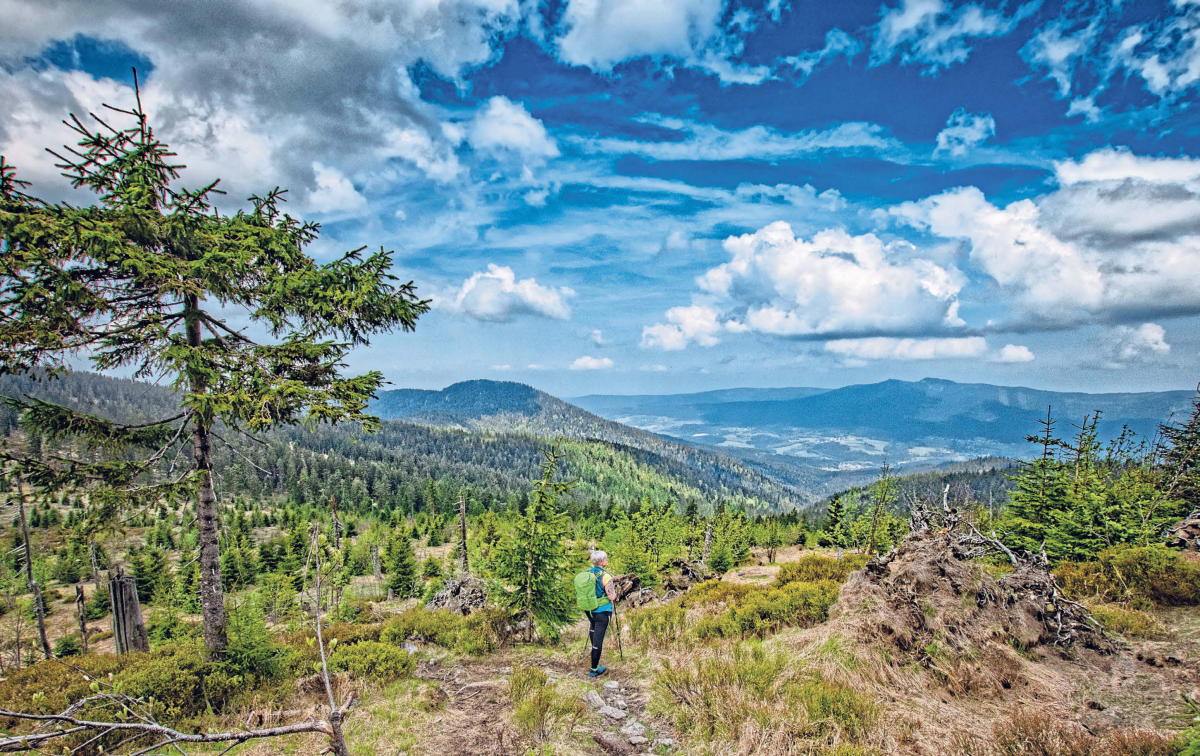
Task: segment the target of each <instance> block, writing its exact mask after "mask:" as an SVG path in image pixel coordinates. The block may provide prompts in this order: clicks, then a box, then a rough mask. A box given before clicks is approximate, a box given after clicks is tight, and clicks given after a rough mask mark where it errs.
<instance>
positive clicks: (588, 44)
mask: <svg viewBox="0 0 1200 756" xmlns="http://www.w3.org/2000/svg"><path fill="white" fill-rule="evenodd" d="M725 10H726V0H655V2H650V3H647V2H643V1H642V0H567V4H566V8H565V9H564V10H563V14H562V19H561V21H560V22H559V36H558V38H557V41H556V45H557V49H558V57H559V59H560V60H562V61H563V62H565V63H570V64H572V65H579V66H587V67H588V68H591V69H592V70H595V71H610V70H612V67H613V66H615V65H617V64H618V63H621V62H624V61H627V60H633V59H635V58H642V57H651V58H672V59H675V60H680V61H683V62H684V63H685V64H687V65H689V66H693V67H696V68H700V69H703V70H707V71H709V72H710V73H713V74H715V75H716V76H718V77H719V78H720V80H721V82H722V83H725V84H758V83H760V82H762V81H764V80H765V79H767V78H768V77H769V76H770V74H771V70H770V68H769V67H768V66H748V65H745V64H742V63H736V62H734V61H733V60H732V59H733V58H734V57H736V56H737V55H739V54H740V53H741V51H742V42H741V36H740V35H741V34H743V33H744V32H746V31H748V30H749V29H750V28H752V27H753V22H752V21H751V20H750V19H749V18H748V17H747V15H746V14H741V15H739V14H734V17H733V19H732V22H731V23H730V24H729V26H728V27H724V26H722V18H723V16H724V15H725Z"/></svg>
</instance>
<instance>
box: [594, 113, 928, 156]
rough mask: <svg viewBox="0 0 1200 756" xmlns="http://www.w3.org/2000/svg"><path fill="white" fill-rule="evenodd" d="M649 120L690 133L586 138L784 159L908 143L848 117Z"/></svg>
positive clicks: (671, 150)
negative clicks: (796, 125) (737, 127)
mask: <svg viewBox="0 0 1200 756" xmlns="http://www.w3.org/2000/svg"><path fill="white" fill-rule="evenodd" d="M641 120H642V121H644V122H647V123H652V124H654V125H655V126H659V127H661V128H665V129H671V130H674V131H679V132H682V133H684V134H686V138H684V139H680V140H674V141H665V140H664V141H657V142H643V141H637V140H633V139H617V138H604V139H586V140H582V142H581V144H582V146H583V147H584V149H586V150H588V151H590V152H598V153H603V154H629V155H639V156H641V157H644V158H648V159H650V160H783V159H787V158H795V157H801V156H804V155H810V154H813V153H819V152H825V151H839V152H840V151H870V152H876V153H890V152H902V151H903V150H904V146H903V145H902V144H901V143H900V142H899V141H898V140H896V139H894V138H892V137H889V136H886V135H885V132H884V129H883V127H882V126H879V125H877V124H873V123H862V122H857V121H855V122H848V123H841V124H838V125H837V126H833V127H831V128H828V129H825V130H822V131H813V130H810V131H795V132H783V131H777V130H775V129H771V128H767V127H765V126H751V127H750V128H748V129H743V130H741V131H726V130H724V129H720V128H718V127H716V126H712V125H709V124H706V123H697V122H695V121H685V120H682V119H678V118H663V117H645V118H643V119H641Z"/></svg>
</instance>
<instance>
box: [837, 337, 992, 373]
mask: <svg viewBox="0 0 1200 756" xmlns="http://www.w3.org/2000/svg"><path fill="white" fill-rule="evenodd" d="M825 350H826V351H829V352H833V353H834V354H837V355H841V356H842V357H845V358H848V359H851V360H943V359H963V358H970V357H980V356H982V355H983V354H985V353H986V352H987V340H986V339H984V338H983V337H982V336H967V337H963V338H949V339H893V338H887V337H883V336H877V337H874V338H867V339H836V340H834V341H828V342H826V343H825ZM855 365H856V366H860V367H861V365H859V364H857V363H855Z"/></svg>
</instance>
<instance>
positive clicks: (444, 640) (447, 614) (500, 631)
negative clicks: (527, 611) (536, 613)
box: [379, 607, 509, 654]
mask: <svg viewBox="0 0 1200 756" xmlns="http://www.w3.org/2000/svg"><path fill="white" fill-rule="evenodd" d="M508 625H509V616H508V613H507V612H505V611H504V610H503V609H501V608H499V607H486V608H484V609H481V610H479V611H475V612H472V613H471V614H470V615H469V616H467V617H463V616H462V615H460V614H455V613H454V612H451V611H448V610H446V609H435V610H433V611H428V610H426V609H422V608H421V607H414V608H413V609H409V610H408V611H406V612H402V613H400V614H398V615H396V616H395V617H393V618H392V619H390V620H388V621H387V622H385V623H384V624H383V628H382V630H381V632H380V633H379V640H380V641H382V642H383V643H388V644H391V645H393V646H400V645H402V644H403V643H404V641H406V640H409V639H410V638H416V639H420V640H424V641H426V642H427V643H433V644H435V645H438V646H441V647H442V648H445V649H449V650H451V651H458V652H460V653H466V654H484V653H488V652H491V651H495V650H496V649H498V648H500V646H501V645H503V643H504V642H505V641H506V640H507V634H508Z"/></svg>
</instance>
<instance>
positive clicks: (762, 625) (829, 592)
mask: <svg viewBox="0 0 1200 756" xmlns="http://www.w3.org/2000/svg"><path fill="white" fill-rule="evenodd" d="M839 588H840V586H839V584H838V583H837V582H835V581H833V580H821V581H819V582H815V583H807V582H803V583H801V582H792V583H786V584H784V585H783V587H782V588H776V587H774V586H761V587H760V586H755V587H754V588H753V589H752V590H750V591H748V592H746V593H745V595H744V597H743V598H742V600H741V601H740V602H736V603H733V605H732V606H730V607H729V608H728V609H726V610H725V612H724V613H723V614H721V615H718V616H716V617H705V618H704V619H702V620H701V621H700V622H698V623H697V624H696V631H695V632H696V637H697V638H699V639H700V640H713V639H718V638H747V637H757V638H763V637H766V636H767V635H768V634H770V633H774V632H778V631H779V630H780V629H782V628H784V627H811V626H813V625H816V624H819V623H821V622H824V621H825V620H826V619H827V618H828V617H829V607H831V606H833V604H834V602H836V601H837V597H838V590H839Z"/></svg>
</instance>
